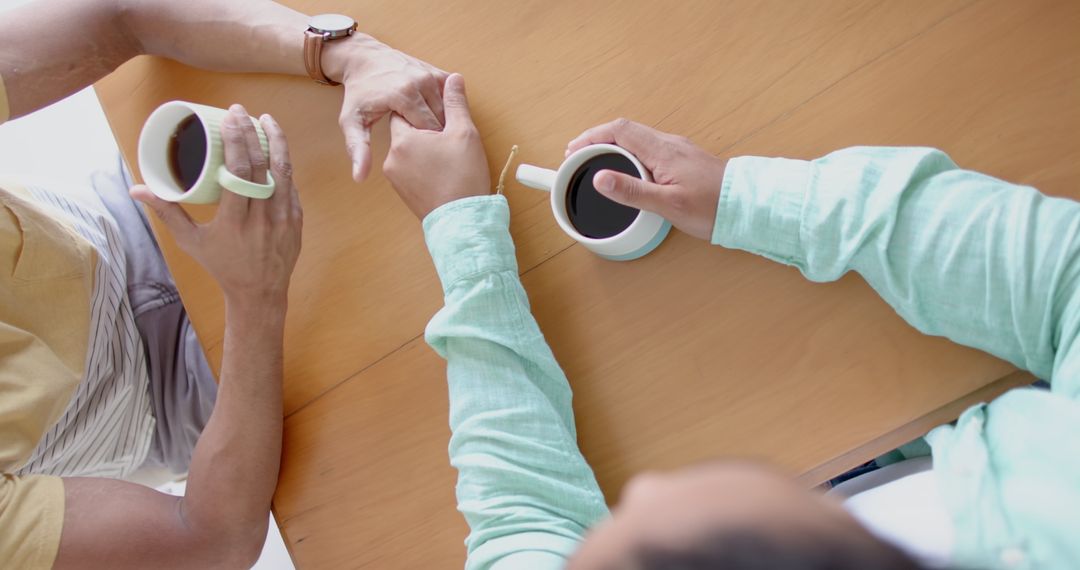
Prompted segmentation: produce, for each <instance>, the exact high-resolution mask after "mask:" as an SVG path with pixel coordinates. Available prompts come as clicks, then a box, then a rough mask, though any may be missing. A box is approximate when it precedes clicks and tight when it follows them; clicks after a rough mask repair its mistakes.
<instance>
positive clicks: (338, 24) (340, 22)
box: [308, 14, 356, 32]
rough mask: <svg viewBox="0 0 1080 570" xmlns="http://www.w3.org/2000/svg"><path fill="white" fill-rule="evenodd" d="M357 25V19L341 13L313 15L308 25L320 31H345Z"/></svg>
mask: <svg viewBox="0 0 1080 570" xmlns="http://www.w3.org/2000/svg"><path fill="white" fill-rule="evenodd" d="M355 25H356V20H353V19H352V18H350V17H348V16H343V15H341V14H319V15H318V16H312V18H311V21H310V22H308V26H310V27H311V29H313V30H316V31H319V32H345V31H348V30H350V29H352V27H353V26H355Z"/></svg>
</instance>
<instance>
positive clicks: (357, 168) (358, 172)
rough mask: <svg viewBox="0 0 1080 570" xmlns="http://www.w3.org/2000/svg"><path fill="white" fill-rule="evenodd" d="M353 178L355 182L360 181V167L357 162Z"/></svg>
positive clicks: (353, 167)
mask: <svg viewBox="0 0 1080 570" xmlns="http://www.w3.org/2000/svg"><path fill="white" fill-rule="evenodd" d="M352 177H353V180H360V165H359V164H356V163H355V162H354V163H353V165H352Z"/></svg>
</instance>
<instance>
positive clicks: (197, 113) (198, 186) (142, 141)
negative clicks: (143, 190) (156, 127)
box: [139, 100, 213, 202]
mask: <svg viewBox="0 0 1080 570" xmlns="http://www.w3.org/2000/svg"><path fill="white" fill-rule="evenodd" d="M198 107H199V106H198V104H196V103H191V102H188V101H180V100H175V101H166V102H165V103H162V104H161V105H160V106H158V108H157V109H154V111H153V112H152V113H150V116H149V117H147V118H146V122H145V123H144V126H143V130H142V132H141V133H140V134H139V172H140V174H141V176H142V179H143V183H144V184H146V185H147V186H148V187H149V188H150V190H151V192H153V193H154V195H156V196H157V197H159V198H161V199H162V200H166V201H170V202H182V201H184V200H185V199H186V198H190V197H191V196H192V195H195V194H197V193H199V191H200V190H202V186H203V185H204V184H205V183H206V177H207V176H208V175H209V173H210V170H212V169H211V168H210V163H211V159H212V156H211V152H210V151H211V149H212V148H213V136H212V134H211V133H210V129H209V128H208V127H207V120H206V118H205V117H203V115H202V113H201V110H200V109H199V108H198ZM178 109H182V110H184V111H187V112H188V113H187V114H186V115H184V116H182V117H180V118H179V119H178V120H177V121H176V122H175V124H174V125H173V126H172V127H170V128H171V129H173V130H175V129H176V127H178V126H180V123H181V122H183V120H184V119H186V118H187V117H190V116H194V117H195V118H197V119H198V120H199V122H200V123H202V125H203V136H204V137H205V138H206V156H204V157H203V165H202V172H201V173H200V174H199V178H198V179H197V180H195V183H194V184H192V185H191V188H188V189H186V190H182V189H181V188H180V186H179V184H177V183H176V180H175V178H173V177H171V176H164V177H162V176H159V173H157V172H154V169H153V168H151V169H149V170H150V173H151V175H152V176H153V178H154V181H153V182H156V183H151V180H149V179H148V177H147V169H146V168H145V164H146V162H144V160H145V161H149V160H151V159H150V158H149V157H148V155H150V154H151V153H149V152H147V150H146V145H149V144H150V138H151V137H153V136H157V135H156V132H155V134H152V133H150V131H151V129H150V126H151V125H152V124H153V121H155V120H156V121H161V120H163V119H162V118H161V116H162V115H164V114H166V113H172V112H175V111H176V110H178ZM170 136H171V135H170ZM144 157H145V158H144ZM164 168H165V169H168V168H169V165H168V157H167V156H166V157H165V163H164ZM162 183H164V184H162ZM162 185H164V186H166V187H167V188H168V189H169V190H170V192H169V195H168V196H162V195H161V194H160V193H159V192H158V189H160V187H161V186H162Z"/></svg>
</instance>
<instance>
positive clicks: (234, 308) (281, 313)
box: [225, 295, 288, 332]
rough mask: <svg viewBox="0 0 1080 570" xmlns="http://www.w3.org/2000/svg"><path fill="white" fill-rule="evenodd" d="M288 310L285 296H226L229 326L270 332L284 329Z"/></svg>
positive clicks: (226, 317) (226, 320)
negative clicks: (276, 297)
mask: <svg viewBox="0 0 1080 570" xmlns="http://www.w3.org/2000/svg"><path fill="white" fill-rule="evenodd" d="M287 312H288V300H287V298H285V297H281V298H280V299H274V298H255V297H251V296H232V297H230V296H228V295H226V297H225V322H226V323H227V324H228V325H229V326H240V327H242V328H248V329H251V328H254V329H258V330H264V331H268V332H273V331H279V330H284V328H285V315H286V313H287Z"/></svg>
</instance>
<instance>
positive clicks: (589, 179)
mask: <svg viewBox="0 0 1080 570" xmlns="http://www.w3.org/2000/svg"><path fill="white" fill-rule="evenodd" d="M601 170H614V171H615V172H622V173H623V174H629V175H630V176H633V177H634V178H641V173H640V172H638V169H637V167H636V166H634V163H633V162H630V159H629V158H626V157H625V156H623V155H621V154H618V153H614V152H612V153H608V154H600V155H597V156H594V157H592V158H590V159H589V160H588V161H586V162H585V164H582V165H581V166H580V167H579V168H578V169H577V171H575V172H574V175H573V176H571V177H570V187H569V188H568V189H567V191H566V215H567V217H568V218H570V223H571V224H573V226H574V229H576V230H577V231H578V232H579V233H581V235H583V236H585V237H590V238H595V239H603V238H609V237H611V236H615V235H619V234H620V233H622V232H623V230H625V229H626V228H628V227H630V224H632V223H634V220H635V219H637V216H638V213H639V212H640V211H641V210H638V209H637V208H631V207H629V206H624V205H622V204H619V203H618V202H613V201H612V200H610V199H608V198H607V197H606V196H604V195H603V194H601V193H599V192H597V191H596V186H594V185H593V178H594V177H595V176H596V173H597V172H600V171H601Z"/></svg>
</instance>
